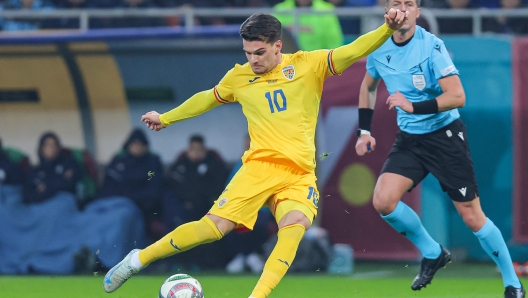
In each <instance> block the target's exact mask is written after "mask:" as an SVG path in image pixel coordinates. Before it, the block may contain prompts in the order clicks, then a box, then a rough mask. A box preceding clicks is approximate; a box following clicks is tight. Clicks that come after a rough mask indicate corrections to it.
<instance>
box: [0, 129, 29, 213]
mask: <svg viewBox="0 0 528 298" xmlns="http://www.w3.org/2000/svg"><path fill="white" fill-rule="evenodd" d="M28 168H29V160H28V158H27V157H26V156H25V155H24V154H22V153H20V152H18V151H16V152H15V151H14V149H6V148H4V147H3V145H2V140H1V139H0V205H9V206H12V205H17V204H19V203H21V202H22V194H23V193H22V185H23V184H24V179H25V174H26V172H27V169H28Z"/></svg>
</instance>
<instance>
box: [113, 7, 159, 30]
mask: <svg viewBox="0 0 528 298" xmlns="http://www.w3.org/2000/svg"><path fill="white" fill-rule="evenodd" d="M113 3H114V5H113V6H114V7H116V8H151V7H156V5H155V4H154V1H153V0H114V2H113ZM166 25H167V23H166V22H165V19H164V18H154V17H146V16H141V17H126V18H115V19H112V22H111V27H114V28H138V27H161V26H166Z"/></svg>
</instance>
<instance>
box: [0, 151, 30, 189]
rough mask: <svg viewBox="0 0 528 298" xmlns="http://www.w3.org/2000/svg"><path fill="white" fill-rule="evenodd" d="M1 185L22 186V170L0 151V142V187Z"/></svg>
mask: <svg viewBox="0 0 528 298" xmlns="http://www.w3.org/2000/svg"><path fill="white" fill-rule="evenodd" d="M1 184H8V185H22V184H24V170H23V169H22V167H21V166H20V165H18V164H16V163H15V162H14V161H12V160H11V159H9V157H8V156H7V153H6V152H5V151H4V150H3V149H2V143H1V142H0V185H1Z"/></svg>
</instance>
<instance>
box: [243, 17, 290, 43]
mask: <svg viewBox="0 0 528 298" xmlns="http://www.w3.org/2000/svg"><path fill="white" fill-rule="evenodd" d="M240 36H241V37H242V38H243V39H244V40H247V41H263V42H267V43H270V44H272V43H274V42H276V41H277V40H279V39H281V38H282V25H281V22H280V21H279V20H278V19H277V18H276V17H274V16H272V15H270V14H267V13H255V14H253V15H251V16H250V17H249V18H247V20H245V21H244V23H242V25H241V26H240Z"/></svg>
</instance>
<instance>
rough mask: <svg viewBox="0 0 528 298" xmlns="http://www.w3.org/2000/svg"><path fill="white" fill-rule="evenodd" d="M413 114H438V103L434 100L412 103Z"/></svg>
mask: <svg viewBox="0 0 528 298" xmlns="http://www.w3.org/2000/svg"><path fill="white" fill-rule="evenodd" d="M412 106H413V114H422V115H423V114H436V113H438V101H436V98H433V99H428V100H424V101H419V102H413V103H412Z"/></svg>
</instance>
